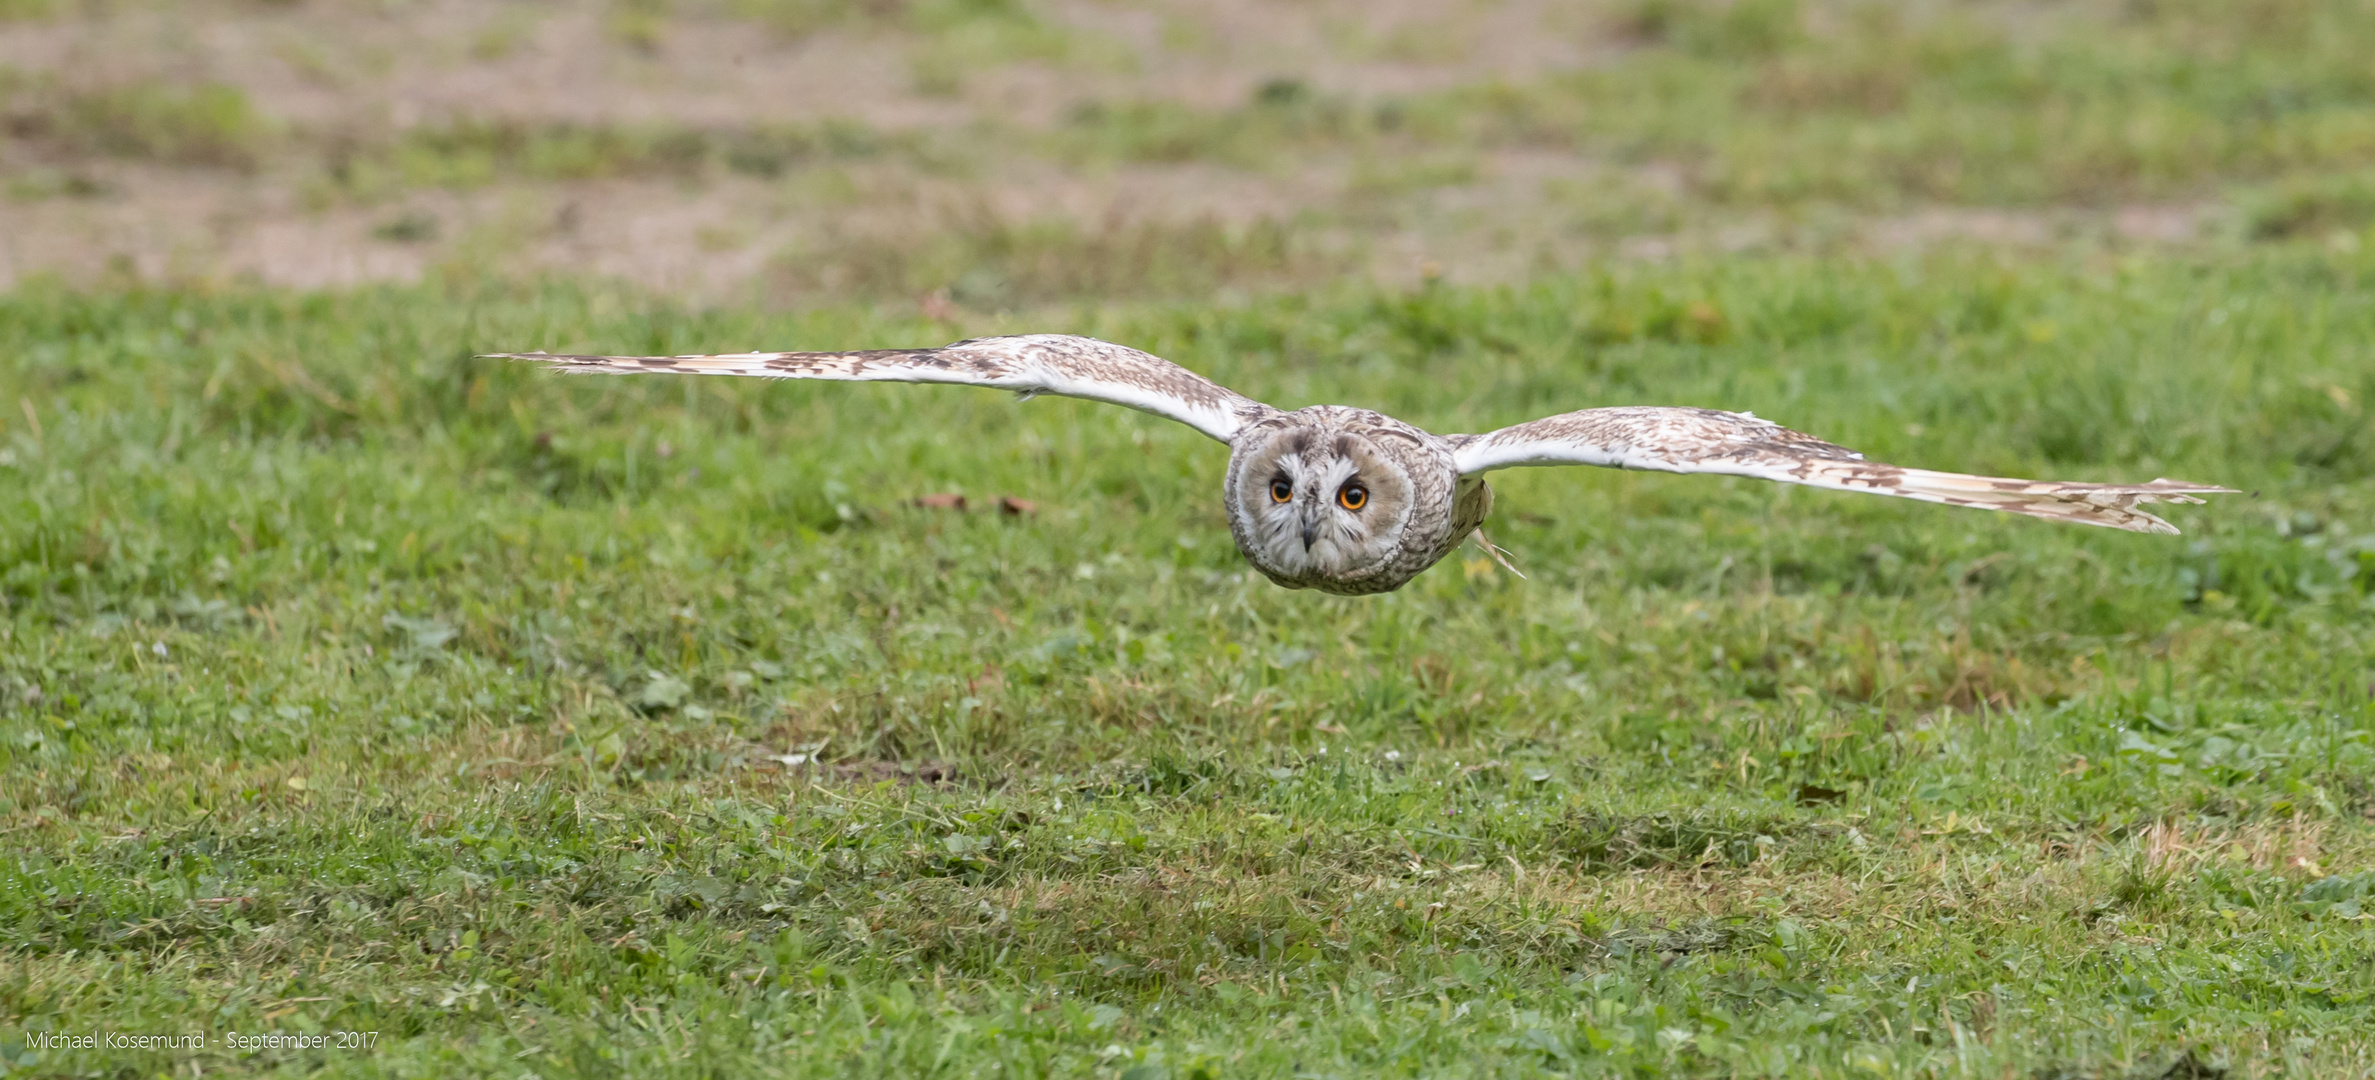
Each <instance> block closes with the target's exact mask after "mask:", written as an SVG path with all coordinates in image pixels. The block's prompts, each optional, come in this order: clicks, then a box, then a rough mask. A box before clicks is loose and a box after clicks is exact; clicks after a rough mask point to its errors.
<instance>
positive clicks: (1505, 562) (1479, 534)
mask: <svg viewBox="0 0 2375 1080" xmlns="http://www.w3.org/2000/svg"><path fill="white" fill-rule="evenodd" d="M1475 536H1476V542H1477V543H1479V544H1482V545H1484V553H1485V554H1487V555H1490V556H1492V557H1493V561H1494V562H1497V563H1500V564H1501V569H1503V570H1507V571H1509V572H1510V573H1512V574H1516V575H1517V579H1518V580H1519V581H1524V580H1527V579H1526V575H1525V573H1524V572H1523V571H1520V570H1519V569H1518V568H1517V567H1516V566H1515V565H1513V564H1512V563H1510V561H1509V552H1507V551H1504V550H1502V548H1501V545H1499V544H1496V543H1493V541H1492V538H1491V537H1489V536H1486V535H1485V534H1484V530H1483V529H1478V530H1476V533H1475Z"/></svg>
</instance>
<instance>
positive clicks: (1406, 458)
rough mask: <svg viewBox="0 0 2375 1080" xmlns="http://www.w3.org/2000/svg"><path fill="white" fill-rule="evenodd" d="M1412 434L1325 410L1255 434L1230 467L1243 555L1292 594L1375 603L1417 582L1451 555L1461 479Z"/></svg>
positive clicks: (1369, 417)
mask: <svg viewBox="0 0 2375 1080" xmlns="http://www.w3.org/2000/svg"><path fill="white" fill-rule="evenodd" d="M1338 414H1343V415H1338ZM1407 427H1408V426H1407V425H1404V424H1401V423H1400V422H1398V421H1395V420H1392V419H1390V418H1388V417H1384V416H1380V415H1377V414H1375V413H1368V412H1366V411H1365V410H1355V409H1343V408H1335V407H1326V406H1321V407H1314V408H1310V409H1303V410H1300V411H1297V412H1293V413H1288V414H1285V415H1283V416H1281V417H1279V418H1278V422H1276V423H1271V424H1263V425H1259V426H1258V427H1257V429H1255V430H1250V431H1248V432H1246V433H1245V435H1244V436H1243V437H1241V438H1240V439H1239V440H1237V442H1236V445H1235V446H1234V450H1235V452H1234V453H1232V454H1231V455H1230V459H1229V489H1228V508H1229V523H1230V526H1231V528H1232V529H1233V531H1234V532H1235V533H1236V538H1237V546H1238V548H1239V549H1240V550H1242V551H1243V552H1244V553H1245V557H1246V558H1247V559H1248V560H1250V561H1251V562H1252V563H1253V564H1254V566H1255V567H1256V568H1257V569H1259V570H1261V571H1262V573H1264V574H1266V575H1268V576H1269V578H1270V580H1272V581H1275V582H1277V583H1278V584H1280V585H1284V586H1287V587H1288V588H1315V589H1320V590H1322V591H1325V592H1337V593H1369V592H1380V591H1383V590H1386V589H1391V588H1393V587H1395V586H1397V585H1400V584H1401V583H1402V582H1404V581H1407V580H1409V578H1410V577H1411V575H1413V574H1416V573H1417V572H1418V571H1419V570H1421V569H1424V568H1425V567H1426V565H1427V564H1428V563H1432V562H1433V561H1434V559H1435V558H1436V557H1437V556H1438V555H1439V554H1440V552H1439V551H1438V550H1437V549H1438V548H1439V547H1440V546H1441V542H1442V541H1443V540H1444V539H1445V534H1446V533H1447V532H1448V531H1449V529H1450V527H1451V524H1452V520H1451V519H1452V513H1451V511H1452V505H1451V504H1452V501H1453V495H1454V489H1455V488H1456V487H1457V476H1456V475H1455V474H1454V473H1453V471H1452V469H1451V466H1450V464H1449V462H1448V461H1440V460H1437V459H1438V457H1439V456H1440V455H1438V454H1436V453H1434V452H1432V448H1431V447H1430V446H1429V444H1428V443H1427V442H1426V441H1425V439H1424V437H1423V433H1421V432H1418V431H1417V430H1416V429H1408V430H1407V431H1405V430H1404V429H1406V428H1407ZM1464 533H1465V530H1463V535H1464ZM1453 539H1454V540H1455V541H1456V539H1457V538H1453Z"/></svg>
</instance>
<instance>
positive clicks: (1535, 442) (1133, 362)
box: [495, 334, 2233, 596]
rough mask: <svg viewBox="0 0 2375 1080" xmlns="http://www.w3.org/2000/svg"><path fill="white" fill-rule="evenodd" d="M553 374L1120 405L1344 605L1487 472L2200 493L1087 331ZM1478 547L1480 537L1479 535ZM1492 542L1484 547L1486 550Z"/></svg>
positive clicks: (1412, 547)
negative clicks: (1194, 443)
mask: <svg viewBox="0 0 2375 1080" xmlns="http://www.w3.org/2000/svg"><path fill="white" fill-rule="evenodd" d="M495 356H496V358H501V359H512V360H533V361H538V362H541V363H544V364H547V365H550V366H552V367H555V368H558V369H560V370H562V371H565V372H584V373H624V374H633V373H641V372H663V373H671V374H680V375H748V376H755V377H757V378H763V379H837V380H844V381H860V382H912V383H957V384H960V385H965V386H988V387H995V388H997V389H1000V390H1012V391H1015V392H1017V393H1018V394H1020V395H1021V397H1022V398H1023V399H1024V400H1028V399H1030V398H1032V397H1034V396H1036V395H1039V394H1061V395H1064V396H1066V397H1076V398H1085V399H1087V400H1090V401H1102V402H1108V403H1110V404H1114V405H1127V406H1129V407H1131V408H1133V409H1139V410H1142V411H1144V412H1150V413H1153V414H1155V415H1156V416H1160V417H1164V418H1166V419H1170V420H1177V421H1179V422H1180V423H1183V424H1186V425H1187V426H1189V427H1192V428H1195V429H1196V430H1197V431H1201V432H1203V433H1204V434H1206V435H1209V436H1211V437H1212V438H1214V439H1217V440H1219V441H1221V442H1223V443H1226V444H1227V445H1228V447H1229V470H1228V479H1227V481H1226V486H1225V487H1224V489H1223V491H1222V495H1221V498H1222V501H1223V503H1225V504H1226V505H1227V507H1228V511H1229V531H1230V532H1231V533H1232V534H1234V536H1235V537H1236V540H1237V550H1238V551H1240V552H1242V553H1243V554H1244V555H1245V558H1246V561H1247V562H1250V563H1252V564H1253V565H1254V568H1255V569H1257V570H1260V571H1261V572H1262V573H1263V574H1264V575H1266V576H1268V577H1269V579H1270V580H1271V581H1273V582H1276V583H1277V584H1279V585H1283V586H1285V587H1287V588H1290V589H1318V590H1320V591H1322V592H1330V593H1338V594H1342V595H1346V596H1361V595H1367V594H1370V593H1381V592H1390V591H1392V590H1394V589H1397V588H1400V587H1401V586H1402V584H1403V583H1404V582H1407V581H1409V580H1410V579H1411V578H1413V577H1416V576H1418V573H1419V571H1422V570H1425V569H1426V568H1427V567H1429V566H1433V565H1434V564H1435V563H1436V561H1437V560H1440V559H1442V558H1443V557H1444V556H1445V555H1448V554H1450V553H1451V551H1452V549H1453V548H1456V547H1458V546H1459V545H1460V543H1461V542H1462V541H1463V540H1465V539H1467V538H1468V536H1469V534H1471V533H1475V532H1477V530H1478V527H1479V526H1481V525H1483V524H1484V519H1485V515H1486V514H1488V513H1490V512H1491V510H1492V506H1493V490H1492V487H1491V486H1490V485H1488V484H1486V483H1485V479H1484V474H1486V473H1488V472H1491V471H1492V470H1494V469H1506V468H1511V467H1514V466H1519V465H1601V466H1613V467H1615V468H1620V469H1653V470H1656V471H1658V472H1672V473H1717V474H1720V475H1726V476H1753V477H1756V478H1758V479H1761V480H1778V481H1781V482H1783V483H1789V484H1805V485H1808V486H1811V487H1822V488H1834V489H1837V490H1840V491H1863V492H1871V493H1874V494H1879V495H1897V496H1902V497H1904V498H1908V499H1921V500H1924V501H1926V502H1937V503H1947V504H1949V505H1953V506H1975V507H1979V508H1982V509H1987V510H2009V511H2011V512H2013V513H2016V514H2027V515H2029V516H2031V517H2041V518H2051V519H2055V520H2059V521H2075V522H2079V523H2081V524H2086V525H2104V526H2109V527H2111V528H2114V529H2127V530H2129V531H2131V532H2154V533H2172V534H2173V533H2175V532H2176V531H2177V529H2176V528H2175V527H2174V526H2172V525H2170V524H2169V523H2168V522H2166V521H2163V520H2161V519H2160V518H2157V517H2154V516H2152V515H2151V514H2149V513H2146V512H2144V511H2142V510H2139V509H2137V508H2136V506H2137V504H2139V503H2148V502H2172V503H2198V502H2200V501H2202V500H2200V499H2198V498H2195V497H2194V496H2196V495H2201V494H2208V493H2212V492H2225V491H2231V490H2233V489H2231V488H2223V487H2214V486H2210V485H2206V484H2187V483H2181V482H2179V481H2175V480H2155V481H2153V482H2151V483H2149V484H2060V483H2047V482H2041V481H2035V480H2005V479H1996V478H1992V477H1984V476H1964V475H1961V474H1958V473H1942V472H1929V471H1926V470H1922V469H1904V468H1899V467H1897V466H1895V465H1884V464H1881V463H1879V462H1876V461H1866V460H1864V456H1863V455H1862V454H1858V453H1856V452H1855V451H1853V450H1848V449H1846V448H1844V447H1839V446H1833V445H1831V444H1830V443H1827V442H1824V441H1822V440H1821V439H1817V438H1815V437H1813V436H1811V435H1805V434H1801V433H1799V432H1795V431H1791V430H1790V429H1788V428H1785V427H1782V426H1780V425H1778V424H1774V423H1772V422H1770V421H1766V420H1760V419H1758V418H1756V417H1755V416H1753V415H1751V414H1749V413H1744V412H1740V413H1734V412H1719V411H1717V410H1714V409H1691V408H1654V407H1640V406H1622V407H1617V408H1605V409H1582V410H1579V411H1576V412H1570V413H1561V414H1559V415H1557V416H1549V417H1544V418H1542V419H1540V420H1534V421H1529V422H1527V423H1523V424H1518V425H1516V426H1515V427H1506V428H1502V429H1501V430H1499V431H1494V432H1488V433H1486V434H1483V435H1436V434H1433V433H1431V432H1427V431H1422V430H1420V429H1418V428H1416V427H1412V426H1411V425H1409V424H1405V423H1403V422H1402V421H1400V420H1396V419H1394V418H1393V417H1390V416H1386V415H1384V414H1382V413H1376V412H1371V411H1369V410H1367V409H1356V408H1350V407H1347V406H1343V405H1313V406H1310V407H1308V408H1303V409H1296V410H1294V411H1292V412H1287V411H1283V410H1280V409H1275V408H1272V407H1270V406H1268V405H1264V404H1262V403H1261V402H1259V401H1255V400H1253V399H1251V398H1248V397H1245V396H1243V395H1241V394H1238V393H1235V392H1233V391H1231V390H1229V389H1228V388H1226V387H1223V386H1221V385H1219V384H1217V383H1215V382H1213V381H1212V380H1210V379H1206V378H1204V377H1203V376H1200V375H1197V374H1196V373H1194V372H1192V371H1189V370H1187V369H1186V368H1183V367H1180V366H1178V365H1177V364H1173V363H1171V362H1169V361H1167V360H1163V359H1161V358H1159V357H1154V356H1149V355H1147V354H1146V353H1142V352H1139V351H1138V350H1136V349H1131V348H1125V347H1123V346H1120V345H1115V344H1112V343H1110V342H1104V341H1098V340H1096V339H1093V338H1084V337H1072V336H1068V335H1062V334H1028V335H1021V336H1015V337H993V338H977V339H974V340H970V341H960V342H957V343H955V344H953V345H946V346H942V347H940V348H936V349H872V350H867V351H864V352H776V353H739V354H734V355H727V356H557V355H552V354H548V353H540V352H539V353H500V354H495ZM1480 539H1481V537H1480ZM1487 547H1488V549H1489V548H1490V544H1489V542H1488V543H1487Z"/></svg>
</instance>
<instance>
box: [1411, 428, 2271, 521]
mask: <svg viewBox="0 0 2375 1080" xmlns="http://www.w3.org/2000/svg"><path fill="white" fill-rule="evenodd" d="M1446 439H1447V440H1448V441H1449V442H1450V443H1451V444H1452V459H1453V461H1454V462H1456V463H1457V465H1458V467H1459V470H1460V474H1461V475H1462V476H1473V475H1475V474H1477V473H1481V472H1484V471H1486V470H1488V469H1505V468H1509V467H1511V466H1517V465H1603V466H1609V467H1612V468H1618V469H1653V470H1656V471H1658V472H1671V473H1719V474H1722V475H1727V476H1749V477H1755V478H1757V479H1760V480H1777V481H1780V482H1782V483H1785V484H1806V485H1809V486H1812V487H1822V488H1832V489H1834V490H1838V491H1862V492H1869V493H1871V494H1875V495H1896V496H1901V497H1903V498H1908V499H1920V500H1922V501H1924V502H1934V503H1946V504H1948V505H1952V506H1971V507H1978V508H1980V509H1984V510H2005V511H2009V512H2011V513H2015V514H2027V515H2029V516H2030V517H2040V518H2049V519H2053V520H2056V521H2074V522H2078V523H2080V524H2083V525H2102V526H2106V527H2108V528H2113V529H2126V530H2128V531H2130V532H2154V533H2175V532H2176V531H2177V527H2176V526H2174V525H2171V524H2169V523H2168V522H2166V521H2163V520H2161V519H2160V518H2157V517H2154V516H2153V515H2151V514H2148V513H2146V512H2144V511H2142V510H2138V509H2136V505H2137V504H2138V503H2150V502H2171V503H2198V502H2201V501H2202V500H2200V499H2197V498H2195V497H2194V496H2196V495H2207V494H2211V493H2214V492H2230V491H2233V490H2234V489H2233V488H2223V487H2216V486H2213V485H2209V484H2188V483H2185V482H2183V481H2178V480H2155V481H2153V482H2151V483H2149V484H2069V483H2055V482H2052V481H2043V480H2010V479H2004V478H2000V477H1992V476H1965V475H1963V474H1961V473H1945V472H1931V471H1929V470H1927V469H1906V468H1900V467H1898V466H1895V465H1887V464H1883V463H1881V462H1877V461H1866V460H1864V455H1862V454H1859V453H1856V452H1855V451H1853V450H1849V449H1847V448H1846V447H1843V446H1833V445H1832V444H1830V443H1827V442H1824V441H1822V440H1821V439H1817V438H1815V437H1814V436H1812V435H1807V434H1804V433H1802V432H1796V431H1791V430H1790V429H1788V428H1785V427H1782V426H1781V425H1779V424H1776V423H1773V422H1771V421H1769V420H1759V419H1757V418H1756V417H1755V416H1752V415H1750V414H1748V413H1731V412H1718V411H1716V410H1713V409H1680V408H1639V407H1632V408H1613V409H1584V410H1581V411H1578V412H1571V413H1561V414H1560V415H1557V416H1550V417H1544V418H1543V419H1540V420H1535V421H1532V422H1530V423H1524V424H1518V425H1516V426H1514V427H1505V428H1502V429H1501V430H1499V431H1495V432H1491V433H1489V434H1485V435H1451V436H1446Z"/></svg>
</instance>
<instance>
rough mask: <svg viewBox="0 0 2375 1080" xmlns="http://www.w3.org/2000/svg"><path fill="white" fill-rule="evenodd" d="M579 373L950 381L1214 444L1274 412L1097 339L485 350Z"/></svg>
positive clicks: (1047, 337)
mask: <svg viewBox="0 0 2375 1080" xmlns="http://www.w3.org/2000/svg"><path fill="white" fill-rule="evenodd" d="M489 356H490V358H497V359H507V360H533V361H537V362H539V363H542V364H545V365H547V366H549V367H553V368H558V369H560V370H561V371H564V372H571V373H579V374H640V373H648V372H660V373H672V374H689V375H743V376H749V377H754V378H762V379H835V380H842V381H851V382H911V383H953V384H956V385H959V386H987V387H994V388H996V389H1000V390H1013V391H1016V392H1017V393H1020V394H1021V395H1023V396H1024V397H1026V398H1028V397H1032V396H1035V395H1038V394H1057V395H1061V396H1064V397H1076V398H1084V399H1086V400H1089V401H1102V402H1106V403H1108V404H1113V405H1126V406H1129V407H1130V408H1133V409H1137V410H1140V411H1142V412H1149V413H1153V414H1154V415H1156V416H1160V417H1163V418H1165V419H1169V420H1177V421H1179V422H1180V423H1183V424H1186V425H1187V426H1189V427H1192V428H1195V429H1196V430H1197V431H1200V432H1203V433H1204V434H1206V435H1209V436H1211V437H1212V438H1215V439H1218V440H1220V441H1221V442H1224V443H1225V442H1228V441H1229V438H1230V437H1231V436H1233V435H1235V434H1236V433H1237V431H1238V429H1240V428H1242V427H1244V426H1245V425H1246V424H1249V423H1252V422H1253V421H1256V420H1259V419H1261V418H1262V417H1264V416H1267V415H1269V414H1271V413H1273V412H1275V411H1276V410H1274V409H1272V408H1270V407H1269V406H1267V405H1264V404H1262V403H1261V402H1258V401H1255V400H1253V399H1251V398H1248V397H1245V396H1244V395H1242V394H1238V393H1236V392H1235V391H1232V390H1230V389H1228V388H1227V387H1224V386H1221V385H1220V384H1218V383H1215V382H1213V381H1212V380H1210V379H1207V378H1205V377H1203V376H1201V375H1198V374H1196V373H1195V372H1192V371H1189V370H1188V369H1186V368H1183V367H1180V366H1179V365H1177V364H1174V363H1172V362H1170V361H1168V360H1164V359H1162V358H1160V357H1156V356H1150V355H1147V354H1146V353H1142V352H1139V351H1138V350H1136V349H1131V348H1125V347H1123V346H1120V345H1115V344H1113V343H1111V342H1106V341H1098V340H1096V339H1095V338H1085V337H1073V336H1071V335H1068V334H1028V335H1021V336H1015V337H992V338H975V339H973V340H970V341H960V342H957V343H955V344H953V345H944V346H941V347H939V348H936V349H870V350H867V351H864V352H754V353H734V354H731V355H716V356H564V355H555V354H551V353H540V352H539V353H491V354H489Z"/></svg>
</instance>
